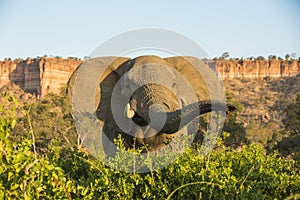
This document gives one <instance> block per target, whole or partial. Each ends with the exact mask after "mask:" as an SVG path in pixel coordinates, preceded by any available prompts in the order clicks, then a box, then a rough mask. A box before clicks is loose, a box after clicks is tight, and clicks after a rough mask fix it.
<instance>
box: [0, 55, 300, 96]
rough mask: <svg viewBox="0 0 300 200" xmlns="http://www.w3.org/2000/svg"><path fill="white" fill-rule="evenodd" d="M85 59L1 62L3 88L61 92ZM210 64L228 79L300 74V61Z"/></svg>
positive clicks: (33, 92) (38, 93)
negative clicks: (63, 85)
mask: <svg viewBox="0 0 300 200" xmlns="http://www.w3.org/2000/svg"><path fill="white" fill-rule="evenodd" d="M82 62H83V61H82V60H72V59H61V58H39V59H27V60H15V61H10V60H6V61H0V87H2V86H3V85H6V84H9V83H15V84H17V85H19V86H20V87H21V88H22V89H23V90H25V91H27V92H30V93H32V94H35V95H39V96H43V95H45V94H46V93H49V92H53V93H59V88H60V87H61V85H62V84H65V83H67V81H68V79H69V77H70V76H71V74H72V72H73V71H74V70H75V69H76V67H77V66H78V65H79V64H80V63H82ZM209 65H211V66H212V65H214V66H216V68H217V69H218V71H219V73H220V76H221V78H222V79H224V80H230V79H233V78H238V79H261V78H265V77H274V78H277V77H290V76H296V75H297V74H300V60H292V61H281V60H230V61H228V60H215V61H214V62H212V61H210V62H209Z"/></svg>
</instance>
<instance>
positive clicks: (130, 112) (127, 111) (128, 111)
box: [124, 103, 135, 119]
mask: <svg viewBox="0 0 300 200" xmlns="http://www.w3.org/2000/svg"><path fill="white" fill-rule="evenodd" d="M134 114H135V112H134V110H131V109H130V104H129V103H128V104H126V106H125V109H124V115H125V116H126V117H127V118H128V119H131V118H133V116H134Z"/></svg>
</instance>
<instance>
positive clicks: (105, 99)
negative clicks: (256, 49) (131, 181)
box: [68, 56, 234, 156]
mask: <svg viewBox="0 0 300 200" xmlns="http://www.w3.org/2000/svg"><path fill="white" fill-rule="evenodd" d="M105 59H112V57H108V58H105V57H104V58H95V59H91V60H88V61H86V62H85V63H83V64H82V65H81V66H79V67H78V68H77V70H76V71H75V72H74V73H73V75H72V76H71V78H70V80H69V82H68V94H69V96H70V97H71V96H72V89H73V85H74V81H75V80H76V76H77V74H78V70H79V69H80V68H81V67H83V66H84V67H89V68H91V70H93V69H95V68H98V67H104V68H107V69H106V70H105V72H104V73H103V74H102V76H101V77H99V81H98V83H99V85H98V87H97V89H96V97H95V98H96V100H95V101H96V105H95V110H94V111H95V113H96V116H97V118H98V119H99V120H100V123H101V124H102V125H103V132H104V134H103V139H102V140H103V146H104V150H105V153H106V155H107V156H114V154H115V152H116V147H115V145H113V144H112V142H111V141H113V140H114V139H116V138H117V136H118V134H121V135H122V137H123V138H124V141H125V146H126V147H127V148H133V147H135V148H139V147H142V146H145V145H146V146H147V151H150V152H152V151H156V150H159V149H162V148H164V147H165V146H166V144H167V143H168V141H169V140H170V139H171V138H172V137H173V136H174V135H175V134H178V133H182V132H186V126H187V125H188V124H189V122H191V121H192V120H193V119H195V118H197V117H198V116H199V115H201V114H205V113H207V112H211V111H212V104H213V109H214V110H218V111H231V110H233V109H234V108H233V107H231V106H229V107H228V106H227V107H226V104H225V103H224V102H223V100H224V91H223V90H222V89H223V88H222V85H221V84H220V82H219V80H218V78H217V77H216V75H215V74H214V72H213V71H212V70H211V69H210V68H209V67H207V66H206V65H204V64H203V63H202V62H201V61H200V60H199V59H197V58H193V57H171V58H164V59H162V58H160V57H157V56H141V57H138V58H135V59H133V60H130V59H129V58H122V57H113V62H112V63H110V64H109V66H106V65H99V64H97V63H99V62H100V61H101V62H102V63H105V62H103V60H105ZM194 66H197V67H198V70H199V69H200V71H201V75H200V74H199V72H198V71H197V70H196V69H195V67H194ZM99 76H100V75H99ZM202 76H203V77H204V78H203V77H202ZM187 84H189V86H190V87H191V89H190V91H189V92H188V89H187V88H188V86H187ZM192 93H194V94H192ZM88 98H93V97H88ZM126 106H127V109H126ZM109 141H110V142H109Z"/></svg>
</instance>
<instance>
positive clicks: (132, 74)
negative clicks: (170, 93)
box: [125, 63, 176, 87]
mask: <svg viewBox="0 0 300 200" xmlns="http://www.w3.org/2000/svg"><path fill="white" fill-rule="evenodd" d="M175 79H176V76H175V74H174V73H173V72H172V71H171V70H170V68H169V67H168V66H165V65H161V64H157V63H147V64H143V65H140V66H134V67H133V68H132V69H131V70H130V71H129V72H128V73H127V80H128V81H130V82H133V83H135V84H136V85H139V86H142V85H144V84H148V83H156V84H162V85H165V86H169V87H171V86H172V85H173V84H174V82H175ZM125 80H126V79H125Z"/></svg>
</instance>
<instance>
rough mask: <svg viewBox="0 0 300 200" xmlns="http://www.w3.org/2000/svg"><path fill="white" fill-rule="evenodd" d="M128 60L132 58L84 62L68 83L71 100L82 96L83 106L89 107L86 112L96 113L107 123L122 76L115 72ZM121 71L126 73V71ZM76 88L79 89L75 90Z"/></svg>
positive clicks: (109, 58) (96, 59)
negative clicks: (112, 100) (76, 96)
mask: <svg viewBox="0 0 300 200" xmlns="http://www.w3.org/2000/svg"><path fill="white" fill-rule="evenodd" d="M128 60H130V58H124V57H114V56H108V57H99V58H92V59H89V60H87V61H85V62H83V63H82V64H81V65H79V66H78V67H77V69H76V70H75V71H74V72H73V74H72V75H71V77H70V79H69V81H68V87H67V94H68V97H69V99H72V97H73V98H74V96H75V95H78V96H80V95H81V96H80V99H81V101H83V103H82V105H86V106H87V107H89V108H84V110H88V111H89V112H90V113H95V112H96V114H97V117H98V118H99V119H100V120H101V121H106V120H107V117H108V116H109V113H110V112H111V111H110V103H111V100H110V99H111V95H112V91H113V89H114V86H115V85H116V83H117V81H118V80H119V78H120V75H119V74H117V73H116V72H115V71H116V70H118V68H121V66H122V64H123V63H125V62H126V61H128ZM119 71H120V70H119ZM121 71H124V73H125V70H121ZM95 80H97V81H95ZM75 87H77V88H79V89H76V90H75ZM88 90H89V91H88ZM75 93H77V94H75ZM80 93H81V94H80ZM89 98H94V99H89ZM87 102H92V104H94V105H88V104H89V103H87Z"/></svg>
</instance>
